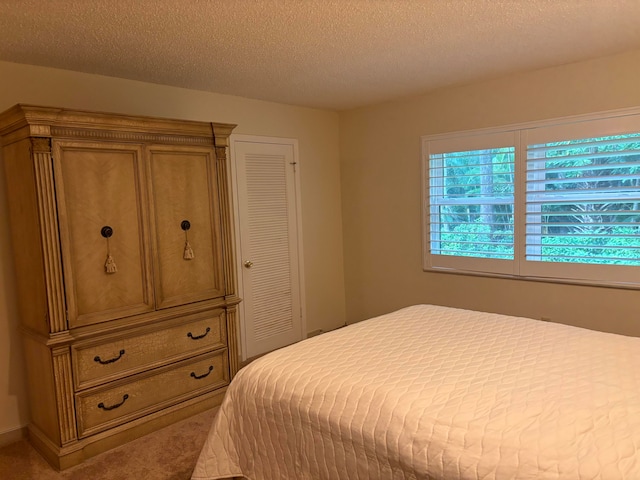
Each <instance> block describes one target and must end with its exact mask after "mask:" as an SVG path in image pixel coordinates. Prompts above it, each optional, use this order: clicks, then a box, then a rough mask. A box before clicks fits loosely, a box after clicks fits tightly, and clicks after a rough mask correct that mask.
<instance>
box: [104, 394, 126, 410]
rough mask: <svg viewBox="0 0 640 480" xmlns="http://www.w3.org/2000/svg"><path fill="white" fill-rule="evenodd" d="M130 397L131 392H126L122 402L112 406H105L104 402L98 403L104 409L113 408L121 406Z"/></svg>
mask: <svg viewBox="0 0 640 480" xmlns="http://www.w3.org/2000/svg"><path fill="white" fill-rule="evenodd" d="M128 398H129V394H128V393H125V394H124V397H122V401H121V402H120V403H116V404H115V405H111V406H110V407H105V405H104V403H102V402H100V403H99V404H98V408H101V409H103V410H113V409H114V408H118V407H121V406H122V405H123V404H124V402H126V401H127V399H128Z"/></svg>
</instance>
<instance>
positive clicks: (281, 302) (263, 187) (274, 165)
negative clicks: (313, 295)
mask: <svg viewBox="0 0 640 480" xmlns="http://www.w3.org/2000/svg"><path fill="white" fill-rule="evenodd" d="M234 157H235V161H236V168H237V190H238V209H239V223H240V260H241V263H242V267H241V271H242V275H241V276H242V288H243V292H242V296H243V302H242V304H241V306H242V307H243V310H242V312H243V315H242V322H243V339H244V342H243V347H244V351H243V354H244V355H243V356H244V357H245V358H251V357H254V356H256V355H260V354H262V353H265V352H268V351H271V350H274V349H277V348H280V347H283V346H285V345H289V344H291V343H294V342H297V341H299V340H301V338H302V316H301V307H300V276H299V271H298V264H299V262H298V238H297V222H296V218H297V212H296V191H295V178H294V175H295V174H296V173H295V170H294V169H295V165H294V160H295V159H294V148H293V145H292V144H271V143H260V142H244V141H235V142H234Z"/></svg>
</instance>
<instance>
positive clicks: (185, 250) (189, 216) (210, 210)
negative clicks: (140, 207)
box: [149, 146, 224, 308]
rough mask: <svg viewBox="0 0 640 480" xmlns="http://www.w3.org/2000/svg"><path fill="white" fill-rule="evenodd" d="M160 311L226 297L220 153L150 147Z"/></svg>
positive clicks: (196, 149) (156, 280) (156, 288)
mask: <svg viewBox="0 0 640 480" xmlns="http://www.w3.org/2000/svg"><path fill="white" fill-rule="evenodd" d="M149 170H150V174H149V178H150V179H151V181H150V185H149V188H150V190H151V192H152V194H151V198H152V201H151V208H152V212H153V214H152V219H151V224H152V229H153V231H154V248H155V251H156V255H155V256H154V278H155V297H156V304H157V308H166V307H171V306H174V305H179V304H185V303H191V302H197V301H201V300H207V299H211V298H216V297H221V296H223V295H224V281H223V270H222V268H223V267H222V246H221V238H220V231H219V228H218V225H219V224H220V222H219V215H220V212H219V199H218V191H217V187H216V185H217V183H216V163H215V152H214V150H213V149H211V148H206V147H203V148H200V147H176V146H166V147H165V146H154V147H151V148H149Z"/></svg>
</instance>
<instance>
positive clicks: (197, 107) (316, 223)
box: [0, 62, 345, 434]
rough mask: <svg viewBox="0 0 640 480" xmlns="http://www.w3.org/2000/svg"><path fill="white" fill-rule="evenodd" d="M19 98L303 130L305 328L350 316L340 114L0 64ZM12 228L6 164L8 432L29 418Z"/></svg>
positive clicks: (4, 95)
mask: <svg viewBox="0 0 640 480" xmlns="http://www.w3.org/2000/svg"><path fill="white" fill-rule="evenodd" d="M15 103H30V104H36V105H50V106H56V107H67V108H77V109H85V110H98V111H107V112H117V113H127V114H138V115H150V116H161V117H170V118H181V119H189V120H203V121H217V122H226V123H236V124H238V127H237V128H236V129H235V130H234V132H235V133H241V134H250V135H265V136H275V137H289V138H297V139H298V142H299V155H300V162H301V163H300V166H301V169H300V181H301V202H302V235H303V242H304V265H305V294H306V308H307V330H308V331H313V330H316V329H323V330H331V329H333V328H336V327H338V326H340V325H343V324H344V321H345V297H344V273H343V258H342V231H341V229H342V223H341V211H340V210H341V203H340V165H339V152H338V148H339V144H338V141H339V136H338V115H337V114H336V113H334V112H329V111H322V110H314V109H308V108H299V107H292V106H287V105H280V104H276V103H269V102H261V101H256V100H250V99H245V98H239V97H233V96H228V95H218V94H213V93H205V92H198V91H193V90H185V89H180V88H173V87H166V86H160V85H152V84H147V83H141V82H135V81H128V80H122V79H115V78H109V77H102V76H97V75H86V74H80V73H74V72H68V71H63V70H56V69H50V68H40V67H31V66H26V65H18V64H13V63H6V62H0V111H4V110H5V109H7V108H9V107H10V106H12V105H14V104H15ZM12 201H14V200H12ZM8 229H9V225H8V215H7V199H6V194H5V184H4V172H3V170H2V169H0V373H1V374H0V434H2V433H4V432H7V431H11V430H13V429H16V428H18V427H20V426H22V425H24V424H26V423H27V422H28V409H27V401H26V394H25V384H24V382H23V368H24V367H23V363H22V357H21V355H22V353H21V346H20V339H19V336H18V333H17V325H18V318H17V308H16V305H15V301H14V297H15V288H14V283H15V281H14V270H13V269H14V267H13V262H12V257H11V252H10V238H9V233H8Z"/></svg>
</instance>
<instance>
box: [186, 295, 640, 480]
mask: <svg viewBox="0 0 640 480" xmlns="http://www.w3.org/2000/svg"><path fill="white" fill-rule="evenodd" d="M243 476H244V477H245V478H248V479H250V480H277V479H289V480H305V479H309V480H311V479H313V480H321V479H336V480H342V479H349V480H351V479H446V480H456V479H473V480H478V479H516V478H517V479H596V478H602V479H622V478H626V479H640V338H634V337H625V336H621V335H614V334H607V333H601V332H595V331H591V330H586V329H581V328H576V327H570V326H565V325H560V324H554V323H548V322H542V321H537V320H531V319H526V318H519V317H512V316H506V315H498V314H491V313H483V312H476V311H469V310H461V309H454V308H448V307H441V306H434V305H416V306H411V307H407V308H404V309H402V310H399V311H397V312H393V313H390V314H387V315H382V316H380V317H376V318H373V319H370V320H366V321H364V322H360V323H357V324H354V325H351V326H348V327H345V328H341V329H339V330H336V331H333V332H329V333H326V334H324V335H321V336H317V337H313V338H311V339H308V340H305V341H303V342H300V343H297V344H295V345H292V346H289V347H287V348H284V349H281V350H278V351H276V352H273V353H270V354H268V355H266V356H264V357H262V358H260V359H258V360H256V361H254V362H253V363H251V364H250V365H248V366H247V367H245V368H244V369H242V370H241V371H240V372H239V373H238V375H237V376H236V377H235V379H234V380H233V382H232V383H231V385H230V387H229V390H228V391H227V394H226V396H225V399H224V401H223V403H222V405H221V407H220V411H219V413H218V414H217V415H216V418H215V420H214V424H213V425H212V428H211V431H210V433H209V436H208V439H207V441H206V443H205V445H204V447H203V449H202V452H201V454H200V457H199V459H198V462H197V465H196V468H195V470H194V472H193V476H192V478H193V479H195V480H204V479H209V480H210V479H222V478H232V477H240V478H242V477H243Z"/></svg>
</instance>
